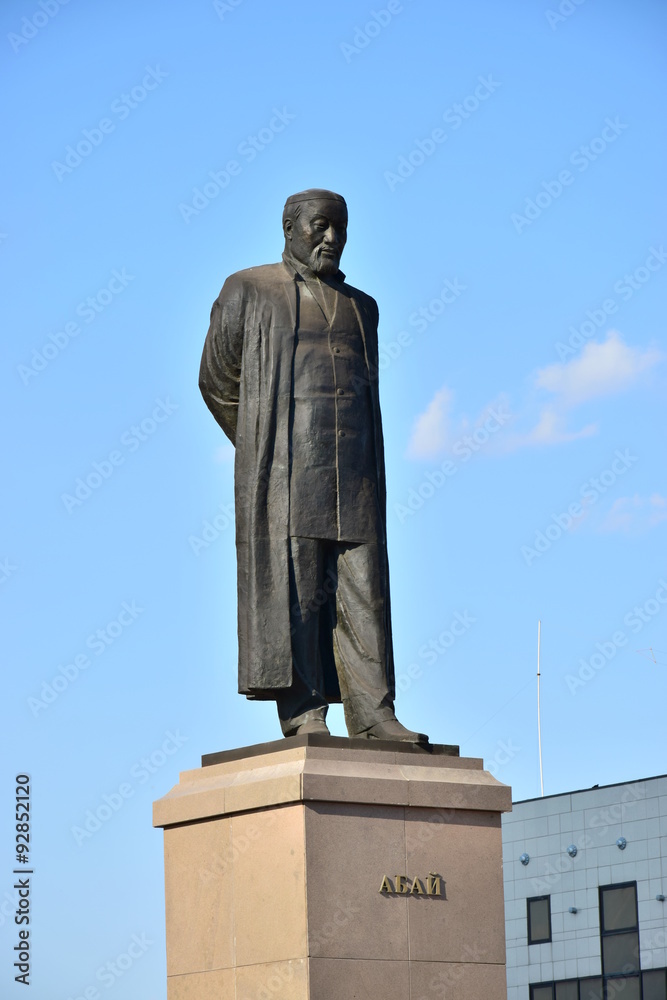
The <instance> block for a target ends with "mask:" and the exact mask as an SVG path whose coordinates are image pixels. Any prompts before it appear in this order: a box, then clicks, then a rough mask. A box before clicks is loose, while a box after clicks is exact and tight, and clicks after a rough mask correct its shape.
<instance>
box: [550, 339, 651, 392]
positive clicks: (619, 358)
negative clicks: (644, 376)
mask: <svg viewBox="0 0 667 1000" xmlns="http://www.w3.org/2000/svg"><path fill="white" fill-rule="evenodd" d="M663 358H664V355H663V354H662V353H661V352H660V351H658V350H657V349H655V348H648V349H647V350H645V351H642V350H641V349H640V348H638V347H630V346H628V344H626V343H624V341H623V339H622V337H621V335H620V334H619V333H618V332H617V331H616V330H610V331H609V333H608V334H607V339H606V340H605V341H604V342H603V343H601V344H600V343H597V342H595V341H592V342H591V343H589V344H586V346H585V347H584V349H583V351H582V352H581V354H580V355H579V356H578V357H576V358H573V359H572V360H571V361H563V362H557V363H556V364H553V365H548V366H547V367H546V368H541V369H540V370H539V371H538V372H537V375H536V377H535V385H536V386H537V388H539V389H546V390H547V392H551V393H553V394H554V395H556V396H557V397H558V398H559V401H560V403H561V404H562V405H563V406H565V407H570V406H578V405H579V404H580V403H585V402H586V401H587V400H589V399H595V398H596V397H598V396H608V395H611V394H612V393H616V392H621V391H623V390H624V389H629V388H630V387H631V386H632V385H633V384H634V383H635V382H636V381H637V378H638V377H639V375H641V373H642V372H645V371H648V370H649V369H650V368H652V367H653V366H654V365H656V364H657V363H658V362H659V361H662V360H663Z"/></svg>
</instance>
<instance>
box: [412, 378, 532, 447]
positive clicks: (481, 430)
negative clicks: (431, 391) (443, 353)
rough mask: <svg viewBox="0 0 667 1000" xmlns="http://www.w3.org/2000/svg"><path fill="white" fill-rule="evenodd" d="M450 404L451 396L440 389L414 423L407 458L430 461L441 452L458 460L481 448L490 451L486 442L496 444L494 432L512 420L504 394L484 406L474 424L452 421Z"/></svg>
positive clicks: (462, 418) (462, 417)
mask: <svg viewBox="0 0 667 1000" xmlns="http://www.w3.org/2000/svg"><path fill="white" fill-rule="evenodd" d="M453 404H454V393H453V392H452V390H451V389H450V388H448V386H446V385H443V387H442V388H441V389H438V391H437V392H436V394H435V395H434V397H433V399H432V400H431V402H430V403H429V404H428V406H427V407H426V409H425V410H424V412H423V413H420V415H419V416H418V417H417V419H416V420H415V422H414V426H413V429H412V436H411V438H410V443H409V444H408V451H407V454H408V458H417V459H421V458H433V457H434V456H436V455H440V454H442V453H443V452H449V453H450V454H451V453H453V454H455V455H459V456H463V455H464V454H466V453H467V457H468V458H469V457H470V456H471V455H472V454H474V453H475V452H477V451H479V449H480V448H482V447H484V448H488V447H493V445H490V444H489V442H491V441H492V440H493V441H494V442H495V440H496V438H495V435H496V434H497V432H498V431H499V430H504V428H506V426H507V425H508V424H509V423H511V421H512V420H513V419H514V418H513V415H512V413H511V411H510V407H509V400H508V398H507V396H505V395H503V394H501V395H499V396H497V397H496V398H495V399H492V400H491V401H490V402H489V403H487V405H486V406H485V407H484V409H483V410H482V411H481V413H480V414H479V416H478V417H477V419H476V420H470V419H469V418H468V416H467V415H466V414H461V415H459V416H457V417H453V416H452V408H453ZM498 443H500V442H498Z"/></svg>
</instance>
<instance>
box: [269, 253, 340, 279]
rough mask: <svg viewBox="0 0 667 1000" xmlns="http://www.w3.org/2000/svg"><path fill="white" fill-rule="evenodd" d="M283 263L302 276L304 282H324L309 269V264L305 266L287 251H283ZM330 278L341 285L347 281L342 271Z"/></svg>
mask: <svg viewBox="0 0 667 1000" xmlns="http://www.w3.org/2000/svg"><path fill="white" fill-rule="evenodd" d="M283 262H284V263H285V264H287V266H288V267H290V268H291V269H292V270H293V271H295V272H296V273H297V274H298V275H300V276H301V277H302V278H303V279H304V281H314V280H315V279H317V280H318V281H320V280H322V279H320V276H319V274H315V272H314V271H311V269H310V268H309V267H308V265H307V264H304V263H303V262H302V261H300V260H297V259H296V257H293V256H292V254H291V253H288V252H287V250H285V251H283ZM328 277H329V278H330V280H331V281H335V282H336V283H338V284H341V285H342V284H343V282H344V281H345V275H344V274H343V272H342V271H340V270H339V271H337V272H336V274H334V275H331V276H328ZM325 280H326V279H325Z"/></svg>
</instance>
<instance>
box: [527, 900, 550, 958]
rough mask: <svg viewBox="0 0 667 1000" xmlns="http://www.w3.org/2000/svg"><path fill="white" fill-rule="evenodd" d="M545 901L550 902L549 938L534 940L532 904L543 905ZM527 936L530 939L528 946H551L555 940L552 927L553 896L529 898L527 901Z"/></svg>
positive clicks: (548, 912) (548, 913) (548, 911)
mask: <svg viewBox="0 0 667 1000" xmlns="http://www.w3.org/2000/svg"><path fill="white" fill-rule="evenodd" d="M544 899H546V900H547V902H548V904H549V905H548V907H547V915H548V918H549V936H548V937H545V938H533V936H532V933H531V932H532V921H531V918H530V904H531V903H541V902H542V901H543V900H544ZM526 934H527V938H528V944H529V946H530V945H533V944H550V943H551V940H552V938H553V930H552V926H551V896H550V895H549V896H529V897H528V898H527V899H526Z"/></svg>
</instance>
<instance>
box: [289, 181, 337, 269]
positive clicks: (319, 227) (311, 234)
mask: <svg viewBox="0 0 667 1000" xmlns="http://www.w3.org/2000/svg"><path fill="white" fill-rule="evenodd" d="M283 232H284V234H285V250H286V251H287V253H289V254H291V256H292V257H295V258H296V259H297V260H298V261H301V263H303V264H307V265H308V267H309V268H310V269H311V270H312V271H314V272H315V274H319V275H322V276H326V275H335V274H337V273H338V265H339V263H340V257H341V254H342V252H343V247H344V246H345V243H346V241H347V205H346V204H345V199H344V198H343V197H342V195H339V194H336V193H335V192H334V191H327V190H325V189H324V188H309V189H308V190H307V191H299V192H298V193H297V194H292V195H290V196H289V198H288V199H287V201H286V202H285V208H284V209H283Z"/></svg>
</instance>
